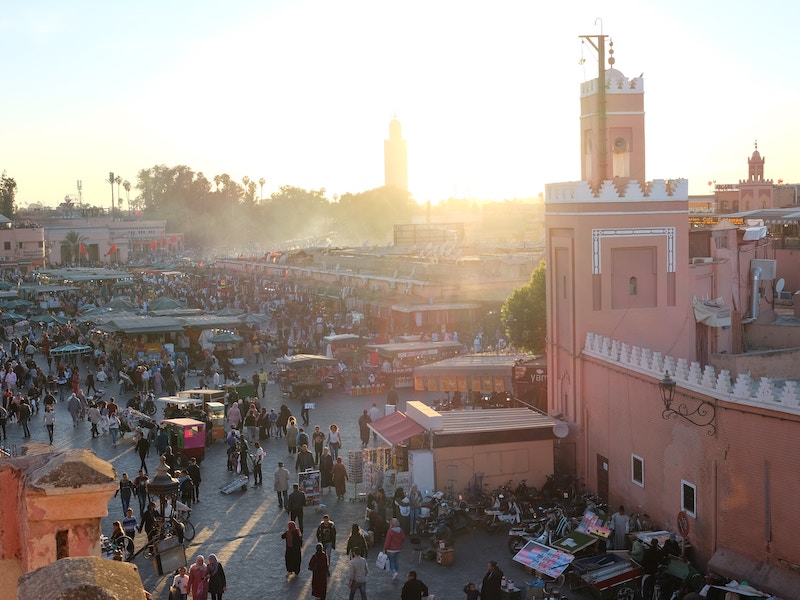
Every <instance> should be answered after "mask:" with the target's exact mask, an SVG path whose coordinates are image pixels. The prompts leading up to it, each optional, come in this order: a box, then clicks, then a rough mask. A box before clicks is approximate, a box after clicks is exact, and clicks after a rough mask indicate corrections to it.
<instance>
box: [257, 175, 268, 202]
mask: <svg viewBox="0 0 800 600" xmlns="http://www.w3.org/2000/svg"><path fill="white" fill-rule="evenodd" d="M265 183H267V180H266V179H264V178H263V177H262V178H261V179H259V180H258V185H260V186H261V202H262V203H263V202H264V184H265Z"/></svg>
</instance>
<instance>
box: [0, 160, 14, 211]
mask: <svg viewBox="0 0 800 600" xmlns="http://www.w3.org/2000/svg"><path fill="white" fill-rule="evenodd" d="M16 196H17V182H16V181H14V179H13V178H11V177H9V176H8V175H6V172H5V171H3V175H2V177H0V214H2V215H3V216H4V217H6V218H7V219H13V218H14V199H15V198H16Z"/></svg>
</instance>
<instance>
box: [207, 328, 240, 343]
mask: <svg viewBox="0 0 800 600" xmlns="http://www.w3.org/2000/svg"><path fill="white" fill-rule="evenodd" d="M208 341H209V342H211V343H212V344H236V343H238V342H241V341H244V338H243V337H242V336H240V335H236V334H235V333H228V332H227V331H226V332H224V333H220V334H217V335H215V336H214V337H212V338H209V339H208Z"/></svg>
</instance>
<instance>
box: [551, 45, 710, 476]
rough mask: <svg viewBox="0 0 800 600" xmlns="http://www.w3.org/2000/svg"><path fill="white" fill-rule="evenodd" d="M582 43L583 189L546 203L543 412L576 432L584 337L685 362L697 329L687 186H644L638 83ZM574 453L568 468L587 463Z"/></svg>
mask: <svg viewBox="0 0 800 600" xmlns="http://www.w3.org/2000/svg"><path fill="white" fill-rule="evenodd" d="M584 37H585V39H586V40H587V42H588V43H590V44H592V45H593V46H594V48H595V49H596V50H597V54H598V67H599V68H598V71H599V72H598V76H597V77H596V78H595V79H591V80H589V81H586V82H584V83H582V84H581V87H580V127H581V130H580V144H581V146H580V161H581V176H582V180H581V181H571V182H565V183H552V184H549V185H547V186H546V193H545V228H546V235H547V369H548V402H549V407H548V408H549V411H550V412H551V414H560V415H562V417H563V418H564V419H565V420H567V421H569V422H572V423H576V424H578V425H579V426H584V425H585V423H584V422H583V421H584V417H585V413H584V407H583V405H582V403H583V398H584V396H585V395H586V394H585V392H586V388H587V386H591V385H592V382H591V381H583V377H582V369H580V364H579V363H580V360H581V358H580V357H581V350H582V348H583V346H584V343H585V340H586V334H587V333H589V332H591V333H599V334H601V335H606V336H611V337H614V338H616V339H620V340H626V341H631V343H632V344H642V345H645V346H646V347H648V348H652V349H654V350H656V351H663V352H665V353H670V354H673V355H676V356H691V355H692V353H693V351H694V348H693V338H692V337H691V334H690V335H688V336H687V335H683V334H684V333H685V330H686V329H687V328H689V329H692V330H693V328H694V327H695V324H694V318H693V317H691V318H689V317H687V315H690V316H691V308H690V307H687V305H686V298H687V297H688V296H689V294H688V283H687V278H686V269H687V268H688V267H687V266H686V265H687V263H688V226H687V219H688V217H687V214H688V182H687V181H686V180H685V179H674V180H664V179H654V180H652V181H646V180H645V145H644V140H645V131H644V79H643V77H642V76H641V75H640V76H639V77H634V78H631V79H629V78H627V77H626V76H625V75H623V74H622V73H621V72H620V71H618V70H617V69H616V68H614V58H613V43H611V44H610V49H609V55H610V57H609V59H608V66H607V65H606V64H605V63H606V36H603V35H599V36H597V35H595V36H584ZM665 118H668V116H667V117H665ZM687 340H692V341H691V342H687ZM689 346H692V347H689ZM577 450H578V451H577V457H572V458H571V459H567V460H568V461H569V460H575V459H576V458H577V460H578V461H579V462H580V460H581V458H583V459H584V460H590V459H587V457H585V456H581V450H580V449H577ZM592 468H593V467H592Z"/></svg>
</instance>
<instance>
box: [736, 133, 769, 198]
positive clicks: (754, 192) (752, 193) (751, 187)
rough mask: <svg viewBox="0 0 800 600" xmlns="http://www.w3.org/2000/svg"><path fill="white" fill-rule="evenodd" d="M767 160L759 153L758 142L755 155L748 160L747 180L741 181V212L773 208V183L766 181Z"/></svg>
mask: <svg viewBox="0 0 800 600" xmlns="http://www.w3.org/2000/svg"><path fill="white" fill-rule="evenodd" d="M764 162H765V159H764V157H763V156H761V154H760V153H759V152H758V141H756V143H755V150H754V151H753V155H752V156H751V157H750V158H748V159H747V180H746V181H739V210H741V211H748V210H759V209H762V208H772V207H773V202H774V200H773V191H774V187H773V182H772V180H771V179H764Z"/></svg>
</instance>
